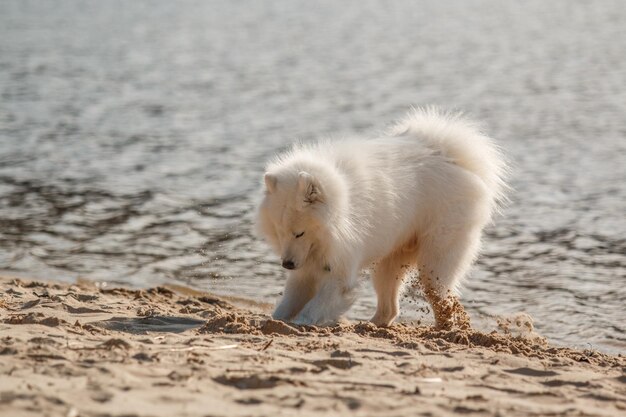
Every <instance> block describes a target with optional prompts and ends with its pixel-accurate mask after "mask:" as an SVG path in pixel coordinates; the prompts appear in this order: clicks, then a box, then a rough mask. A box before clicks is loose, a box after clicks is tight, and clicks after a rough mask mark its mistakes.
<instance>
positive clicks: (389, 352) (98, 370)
mask: <svg viewBox="0 0 626 417" xmlns="http://www.w3.org/2000/svg"><path fill="white" fill-rule="evenodd" d="M0 294H1V295H0V297H1V298H0V414H1V415H7V416H9V415H10V416H40V415H50V416H73V417H76V416H122V415H124V416H131V415H136V416H172V415H176V416H243V415H296V414H297V415H304V416H306V415H327V414H332V415H381V414H383V413H384V414H385V415H389V416H393V415H403V416H405V415H425V416H426V415H452V414H467V415H479V416H491V415H493V416H496V415H500V416H533V415H537V416H539V415H541V416H547V415H576V416H588V415H589V416H590V415H594V416H595V415H598V416H617V415H624V413H626V373H625V371H626V358H625V357H624V356H623V355H618V356H612V355H607V354H603V353H599V352H597V351H592V350H588V351H580V350H575V349H568V348H560V347H554V346H551V345H549V344H548V343H547V342H546V341H545V339H543V338H541V337H540V336H538V335H536V334H535V333H534V332H533V331H532V328H529V329H527V330H529V331H528V332H527V333H526V335H525V336H524V337H522V336H519V335H518V336H513V335H512V334H510V332H508V331H507V330H506V328H507V325H503V326H502V327H503V329H504V330H503V331H502V332H501V333H496V332H492V333H482V332H478V331H473V330H457V331H436V330H434V329H433V328H431V327H426V326H417V327H413V326H409V325H403V324H398V325H394V326H392V327H391V328H387V329H382V328H376V327H375V326H373V325H371V324H369V323H365V322H344V323H341V324H339V325H337V326H334V327H328V328H316V327H304V326H292V325H288V324H285V323H282V322H277V321H273V320H271V319H269V317H268V315H267V313H268V310H269V306H267V305H263V304H258V303H254V302H248V301H246V300H244V299H234V298H233V299H224V298H217V297H215V296H212V295H210V294H207V293H201V292H197V291H194V290H190V289H187V288H181V287H157V288H152V289H148V290H130V289H125V288H98V287H96V286H95V285H94V284H92V283H89V282H80V283H77V284H75V285H68V284H64V283H54V282H36V281H27V280H21V279H14V278H10V277H5V278H0ZM510 325H515V323H510ZM517 325H520V326H521V327H524V326H531V325H530V324H529V323H526V322H524V321H523V320H521V322H520V323H517Z"/></svg>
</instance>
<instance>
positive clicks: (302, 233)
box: [294, 232, 304, 239]
mask: <svg viewBox="0 0 626 417" xmlns="http://www.w3.org/2000/svg"><path fill="white" fill-rule="evenodd" d="M303 235H304V232H300V233H298V234H297V235H294V236H295V237H296V239H297V238H299V237H302V236H303Z"/></svg>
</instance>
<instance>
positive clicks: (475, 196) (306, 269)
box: [257, 108, 506, 326]
mask: <svg viewBox="0 0 626 417" xmlns="http://www.w3.org/2000/svg"><path fill="white" fill-rule="evenodd" d="M505 169H506V166H505V163H504V162H503V159H502V157H501V156H500V153H499V151H498V149H497V147H496V146H495V145H494V143H493V141H492V139H490V138H489V137H487V136H485V135H483V134H482V133H480V131H479V130H478V128H477V127H476V125H475V124H474V123H472V122H470V121H468V120H466V119H464V118H463V117H461V116H460V115H454V114H447V113H443V112H441V111H438V110H436V109H432V108H431V109H418V110H413V111H411V112H410V113H409V114H408V115H407V117H406V118H405V119H403V120H402V121H400V122H399V123H397V124H396V125H395V126H393V127H392V128H391V129H390V131H389V132H388V134H387V135H384V136H383V137H379V138H373V139H345V140H339V141H320V142H318V143H315V144H310V145H298V146H295V147H294V148H293V149H291V150H290V151H288V152H286V153H284V154H282V155H279V156H278V157H277V158H276V159H275V160H274V161H273V162H271V163H269V165H268V166H267V170H266V174H265V188H266V193H265V198H264V199H263V202H262V203H261V205H260V207H259V211H258V222H257V224H258V229H259V232H260V233H261V235H262V236H264V237H265V239H266V240H267V241H268V243H269V244H270V245H271V246H272V247H273V249H274V250H275V251H276V253H277V254H278V255H279V256H281V258H282V260H283V265H286V266H287V267H289V268H291V267H293V268H294V269H292V270H291V271H290V273H289V277H288V279H287V283H286V287H285V291H284V294H283V297H282V299H281V301H280V302H279V303H278V305H277V307H276V310H275V311H274V314H273V317H274V318H276V319H281V320H291V321H293V322H295V323H300V324H319V325H323V324H329V323H332V322H334V321H336V320H337V319H338V318H339V317H340V316H341V315H342V314H343V313H344V312H345V311H347V310H348V309H349V308H350V305H351V304H352V302H353V299H354V290H355V287H356V285H357V276H358V273H359V272H360V271H361V270H362V269H364V268H368V267H373V274H372V276H373V281H374V288H375V289H376V292H377V296H378V307H377V311H376V314H375V315H374V317H373V318H372V321H373V322H374V323H376V324H378V325H383V326H386V325H389V324H391V323H392V322H393V320H394V319H395V318H396V316H397V314H398V293H399V291H400V288H401V283H402V279H403V276H404V273H405V270H406V267H407V265H410V266H417V267H418V268H419V269H420V280H422V281H424V280H430V281H429V282H423V284H424V285H425V286H426V287H430V288H432V289H434V291H436V293H437V294H439V296H440V297H441V298H444V297H446V296H447V295H449V294H450V293H451V292H452V293H454V292H456V291H457V289H458V286H459V283H460V281H461V280H462V278H463V277H464V276H465V274H466V273H467V271H468V269H469V268H470V266H471V264H472V262H473V261H474V259H475V258H476V255H477V253H478V250H479V247H480V238H481V232H482V229H483V227H484V226H485V225H486V224H487V223H488V222H489V221H490V219H491V217H492V214H493V213H494V211H495V210H496V209H497V206H498V202H499V201H501V200H502V199H503V192H504V190H505V188H506V186H505V184H504V181H503V174H504V172H505ZM302 232H304V234H303V235H301V236H300V233H302ZM296 236H299V237H296ZM289 262H292V263H293V265H291V264H290V263H289Z"/></svg>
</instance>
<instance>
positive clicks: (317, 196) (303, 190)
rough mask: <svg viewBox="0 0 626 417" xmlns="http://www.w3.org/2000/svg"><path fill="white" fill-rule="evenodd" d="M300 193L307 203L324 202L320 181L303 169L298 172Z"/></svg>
mask: <svg viewBox="0 0 626 417" xmlns="http://www.w3.org/2000/svg"><path fill="white" fill-rule="evenodd" d="M298 193H299V195H300V196H301V197H302V200H303V202H304V203H306V204H314V203H323V202H324V198H323V197H324V196H323V194H322V188H321V187H320V184H319V181H317V179H316V178H315V177H314V176H313V175H311V174H309V173H308V172H304V171H302V172H300V173H299V174H298Z"/></svg>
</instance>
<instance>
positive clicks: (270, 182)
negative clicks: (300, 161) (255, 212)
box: [258, 171, 327, 269]
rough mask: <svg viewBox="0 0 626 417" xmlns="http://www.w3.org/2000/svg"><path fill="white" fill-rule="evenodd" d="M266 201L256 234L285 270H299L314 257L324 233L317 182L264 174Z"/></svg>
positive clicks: (323, 208)
mask: <svg viewBox="0 0 626 417" xmlns="http://www.w3.org/2000/svg"><path fill="white" fill-rule="evenodd" d="M264 179H265V198H264V200H263V202H262V203H261V206H260V209H259V216H258V228H259V232H260V233H261V234H262V235H263V236H264V237H265V239H266V240H267V241H268V242H269V243H270V245H271V246H272V247H273V248H274V250H275V251H276V253H277V254H278V255H279V256H280V257H281V258H282V266H283V267H284V268H286V269H298V268H301V267H303V266H305V265H306V264H307V263H308V262H310V261H311V260H312V258H314V257H315V255H316V252H317V251H318V250H319V249H320V246H321V244H322V242H323V241H324V235H325V233H326V230H327V227H326V224H325V223H326V220H327V206H326V194H325V192H324V187H323V185H322V184H321V182H320V180H319V178H316V177H315V176H313V175H312V174H310V173H308V172H304V171H300V172H298V173H297V175H281V174H278V173H272V172H268V173H266V174H265V177H264Z"/></svg>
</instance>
